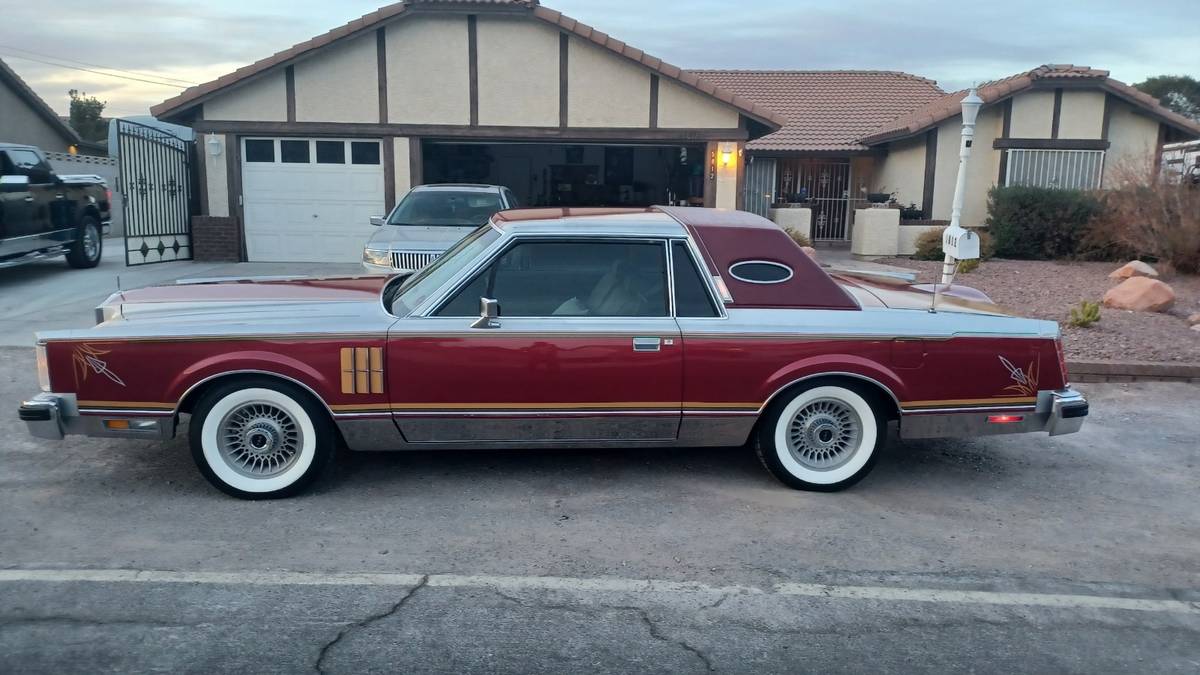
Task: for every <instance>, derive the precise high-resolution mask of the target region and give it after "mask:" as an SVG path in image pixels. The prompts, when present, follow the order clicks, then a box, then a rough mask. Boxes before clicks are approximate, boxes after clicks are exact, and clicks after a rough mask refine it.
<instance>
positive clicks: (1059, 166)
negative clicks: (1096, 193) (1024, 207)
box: [1004, 149, 1104, 190]
mask: <svg viewBox="0 0 1200 675" xmlns="http://www.w3.org/2000/svg"><path fill="white" fill-rule="evenodd" d="M1103 172H1104V151H1103V150H1028V149H1026V150H1016V149H1014V150H1009V151H1008V170H1007V171H1006V172H1005V175H1004V184H1005V185H1006V186H1011V185H1023V186H1026V187H1043V188H1056V189H1059V190H1095V189H1098V188H1099V187H1100V177H1101V175H1102V174H1103Z"/></svg>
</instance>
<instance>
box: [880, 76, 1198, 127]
mask: <svg viewBox="0 0 1200 675" xmlns="http://www.w3.org/2000/svg"><path fill="white" fill-rule="evenodd" d="M1081 84H1082V85H1084V86H1086V85H1087V84H1092V85H1094V86H1095V87H1096V88H1098V89H1101V90H1103V91H1105V92H1108V93H1110V94H1113V95H1115V96H1117V97H1119V98H1121V99H1123V100H1125V101H1126V102H1128V103H1130V104H1132V105H1134V106H1136V107H1138V108H1140V109H1142V110H1144V111H1146V112H1148V113H1150V114H1151V115H1153V116H1154V117H1156V118H1158V119H1159V120H1160V121H1161V122H1163V123H1164V124H1167V125H1170V126H1171V127H1174V128H1175V129H1178V130H1180V131H1182V132H1184V133H1186V134H1191V135H1193V136H1200V123H1197V122H1194V121H1192V120H1189V119H1188V118H1186V117H1184V116H1182V115H1179V114H1178V113H1175V112H1172V111H1170V110H1167V109H1166V108H1164V107H1163V106H1162V105H1160V104H1159V102H1158V99H1156V98H1154V97H1153V96H1151V95H1149V94H1147V93H1145V92H1142V91H1139V90H1138V89H1135V88H1134V87H1131V86H1129V85H1128V84H1125V83H1124V82H1121V81H1118V80H1114V79H1112V78H1110V77H1109V76H1108V71H1107V70H1098V69H1096V68H1089V67H1088V66H1074V65H1070V64H1065V65H1062V64H1055V65H1044V66H1039V67H1037V68H1034V69H1033V70H1029V71H1026V72H1024V73H1018V74H1016V75H1012V76H1010V77H1006V78H1004V79H1000V80H996V81H994V82H987V83H985V84H982V85H980V86H979V87H977V88H976V90H977V91H978V93H979V97H980V98H982V99H983V102H984V104H985V105H987V104H989V103H996V102H998V101H1002V100H1004V99H1006V98H1008V97H1010V96H1013V95H1015V94H1018V93H1020V92H1023V91H1027V90H1029V89H1033V88H1035V87H1039V86H1046V87H1050V88H1053V87H1055V86H1079V85H1081ZM966 95H967V91H966V90H962V91H956V92H954V93H951V94H946V95H945V96H942V97H940V98H937V99H934V100H932V101H929V102H928V103H926V104H925V105H923V106H921V107H919V108H917V109H915V110H913V111H911V112H909V113H907V114H905V115H902V116H900V117H898V118H896V119H894V120H891V121H890V122H888V123H886V124H882V125H880V126H879V127H878V128H877V129H875V130H874V131H872V132H870V133H869V134H868V135H866V136H864V137H863V139H862V142H863V143H865V144H867V145H877V144H879V143H886V142H888V141H894V140H897V139H900V138H906V137H908V136H912V135H915V134H919V133H921V132H922V131H925V130H926V129H929V128H930V127H932V126H934V125H935V124H938V123H940V122H943V121H945V120H948V119H950V118H952V117H955V116H956V115H959V114H960V113H961V112H962V107H961V105H960V104H961V102H962V100H963V98H964V97H965V96H966Z"/></svg>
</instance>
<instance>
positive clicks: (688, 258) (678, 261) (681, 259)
mask: <svg viewBox="0 0 1200 675" xmlns="http://www.w3.org/2000/svg"><path fill="white" fill-rule="evenodd" d="M671 267H672V272H673V273H674V275H675V316H692V317H695V316H720V314H718V313H717V308H716V307H715V306H714V305H713V300H712V295H710V294H709V292H708V288H707V287H706V286H705V285H704V278H703V277H701V276H700V270H698V269H697V268H696V261H695V260H694V259H693V258H692V254H691V252H690V251H689V250H688V247H687V244H685V243H683V242H682V241H677V242H674V243H672V244H671Z"/></svg>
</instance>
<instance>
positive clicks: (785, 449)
mask: <svg viewBox="0 0 1200 675" xmlns="http://www.w3.org/2000/svg"><path fill="white" fill-rule="evenodd" d="M874 398H875V397H874V396H872V395H871V394H870V393H868V392H867V391H865V390H864V389H860V388H859V387H856V386H853V385H848V384H847V385H843V384H841V383H839V384H818V385H814V386H810V387H806V388H800V389H797V390H793V391H791V392H787V393H785V394H784V395H783V396H781V400H779V401H776V402H775V403H774V404H772V406H771V408H770V409H769V411H768V413H767V415H766V416H765V417H764V418H763V420H762V422H761V424H760V425H759V428H758V434H757V438H756V444H757V448H758V454H759V457H760V458H761V459H762V462H763V464H764V465H765V466H766V467H767V469H768V470H769V471H770V472H771V473H772V474H773V475H774V476H775V477H776V478H778V479H779V480H780V481H782V482H783V483H784V484H786V485H788V486H790V487H793V488H796V489H800V490H816V491H822V492H832V491H835V490H841V489H844V488H847V487H850V486H851V485H854V484H855V483H857V482H858V481H860V480H862V479H863V477H864V476H866V475H867V474H868V473H870V471H871V469H872V468H873V467H874V466H875V460H876V459H877V457H878V455H879V450H880V448H881V447H882V446H883V444H884V440H885V437H886V429H887V425H886V420H885V419H884V418H883V416H882V415H881V414H880V411H879V409H878V408H879V404H877V403H875V404H873V403H872V400H873V399H874Z"/></svg>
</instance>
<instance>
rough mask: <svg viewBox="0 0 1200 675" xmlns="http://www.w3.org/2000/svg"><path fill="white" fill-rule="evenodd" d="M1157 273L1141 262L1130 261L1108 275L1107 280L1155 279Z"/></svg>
mask: <svg viewBox="0 0 1200 675" xmlns="http://www.w3.org/2000/svg"><path fill="white" fill-rule="evenodd" d="M1156 276H1158V271H1157V270H1155V269H1154V268H1153V267H1151V266H1150V265H1147V264H1146V263H1144V262H1142V261H1141V260H1131V261H1129V262H1127V263H1125V264H1124V265H1121V266H1120V267H1119V268H1117V269H1115V270H1113V272H1112V274H1109V275H1108V278H1109V279H1129V278H1131V277H1156Z"/></svg>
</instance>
